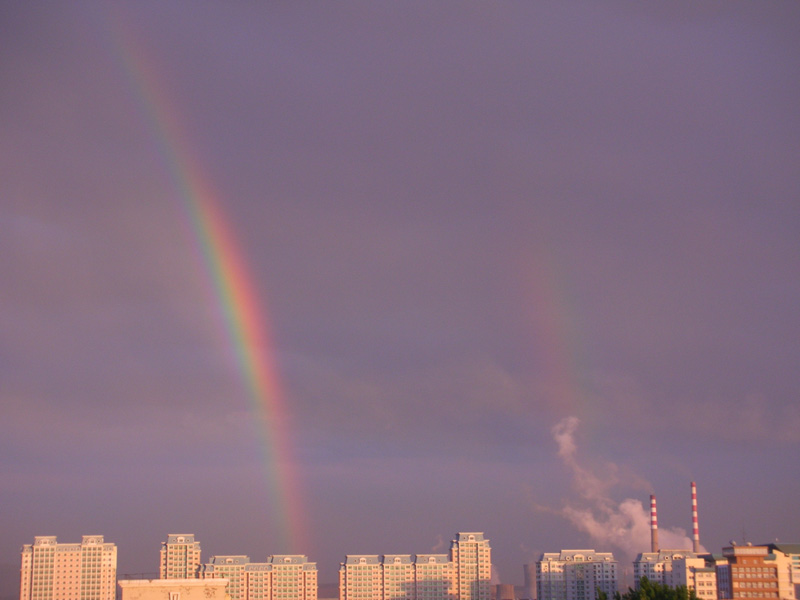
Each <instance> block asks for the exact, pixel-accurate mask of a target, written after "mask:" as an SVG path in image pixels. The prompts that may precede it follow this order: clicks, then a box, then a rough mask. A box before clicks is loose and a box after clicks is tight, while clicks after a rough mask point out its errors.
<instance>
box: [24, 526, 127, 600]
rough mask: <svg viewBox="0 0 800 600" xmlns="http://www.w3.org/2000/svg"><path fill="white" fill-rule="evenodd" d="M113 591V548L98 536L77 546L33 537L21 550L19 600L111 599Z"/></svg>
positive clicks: (114, 583) (115, 567)
mask: <svg viewBox="0 0 800 600" xmlns="http://www.w3.org/2000/svg"><path fill="white" fill-rule="evenodd" d="M116 589H117V547H116V545H114V544H111V543H108V542H105V541H104V540H103V536H102V535H85V536H83V539H82V540H81V542H80V543H79V544H60V543H58V540H57V538H56V536H37V537H35V538H34V541H33V544H26V545H24V546H23V547H22V565H21V569H20V594H19V597H20V600H114V598H115V597H116Z"/></svg>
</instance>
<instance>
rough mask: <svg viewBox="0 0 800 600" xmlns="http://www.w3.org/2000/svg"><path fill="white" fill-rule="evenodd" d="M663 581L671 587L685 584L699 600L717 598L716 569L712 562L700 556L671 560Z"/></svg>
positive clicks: (713, 599)
mask: <svg viewBox="0 0 800 600" xmlns="http://www.w3.org/2000/svg"><path fill="white" fill-rule="evenodd" d="M664 583H666V584H667V585H669V586H671V587H678V586H685V587H686V588H687V589H689V590H694V592H695V594H696V595H697V597H698V598H699V599H700V600H717V571H716V568H715V567H714V564H713V562H710V561H706V559H705V558H703V557H701V556H687V557H683V558H676V559H675V560H673V561H672V570H671V571H669V572H667V573H665V577H664Z"/></svg>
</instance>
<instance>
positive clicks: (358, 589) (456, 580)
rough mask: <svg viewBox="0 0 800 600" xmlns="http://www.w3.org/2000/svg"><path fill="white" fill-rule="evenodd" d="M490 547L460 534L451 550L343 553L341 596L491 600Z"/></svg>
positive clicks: (480, 538) (356, 599)
mask: <svg viewBox="0 0 800 600" xmlns="http://www.w3.org/2000/svg"><path fill="white" fill-rule="evenodd" d="M491 578H492V563H491V547H490V546H489V540H488V539H486V538H485V536H484V534H483V533H481V532H460V533H457V534H456V536H455V539H454V540H452V542H451V544H450V554H449V555H447V554H416V555H412V554H383V555H377V554H348V555H347V556H346V557H345V561H344V562H342V563H340V565H339V598H340V600H490V592H491V589H490V582H491Z"/></svg>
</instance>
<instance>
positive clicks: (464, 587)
mask: <svg viewBox="0 0 800 600" xmlns="http://www.w3.org/2000/svg"><path fill="white" fill-rule="evenodd" d="M450 557H451V559H452V561H453V563H454V564H455V567H456V597H457V598H458V599H459V600H489V598H490V596H491V590H490V584H491V579H492V549H491V548H490V546H489V540H487V539H485V538H484V536H483V533H480V532H466V533H457V534H456V539H454V540H453V541H452V542H451V543H450Z"/></svg>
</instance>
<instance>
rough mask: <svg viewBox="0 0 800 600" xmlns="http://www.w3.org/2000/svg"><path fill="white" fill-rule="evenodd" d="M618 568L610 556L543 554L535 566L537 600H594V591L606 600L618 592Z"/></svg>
mask: <svg viewBox="0 0 800 600" xmlns="http://www.w3.org/2000/svg"><path fill="white" fill-rule="evenodd" d="M618 569H619V565H618V563H617V561H616V559H615V558H614V555H613V554H612V553H611V552H595V551H594V550H588V549H587V550H562V551H561V552H545V553H543V554H542V556H541V558H540V559H539V560H538V561H537V562H536V597H537V598H538V600H595V599H596V598H597V590H601V591H603V592H605V594H606V595H607V596H608V597H609V598H613V597H614V593H615V592H616V591H617V577H618Z"/></svg>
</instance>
